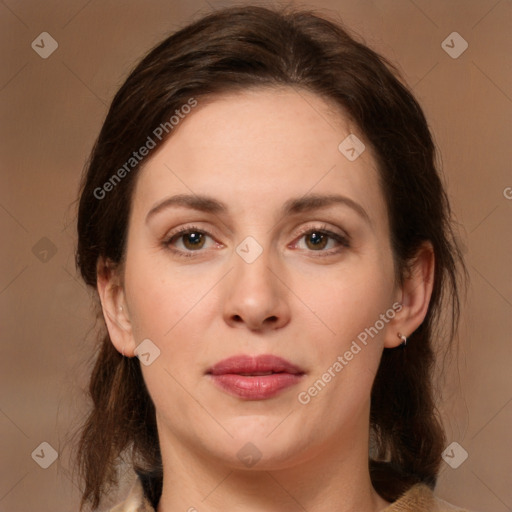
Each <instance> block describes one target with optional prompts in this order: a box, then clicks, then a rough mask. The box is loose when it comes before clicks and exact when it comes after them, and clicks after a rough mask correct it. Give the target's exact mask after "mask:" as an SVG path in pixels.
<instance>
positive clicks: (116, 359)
mask: <svg viewBox="0 0 512 512" xmlns="http://www.w3.org/2000/svg"><path fill="white" fill-rule="evenodd" d="M398 77H399V74H398V72H397V71H396V69H395V68H394V67H393V66H392V65H391V64H390V63H388V62H387V61H386V60H385V59H384V58H382V57H381V56H379V55H378V54H377V53H375V52H374V51H372V50H371V49H369V48H368V47H367V46H365V45H364V44H362V43H359V42H357V41H356V40H355V39H354V38H353V37H351V36H350V35H349V34H348V33H347V31H346V30H345V29H343V28H342V27H341V25H340V24H339V23H335V22H332V21H329V20H327V19H325V18H323V17H320V16H318V15H315V14H313V13H312V12H309V11H303V10H293V9H281V10H269V9H266V8H261V7H251V6H244V7H242V8H228V9H223V10H220V11H217V12H214V13H213V14H210V15H208V16H205V17H203V18H201V19H199V20H198V21H196V22H194V23H192V24H190V25H188V26H186V27H185V28H183V29H182V30H180V31H178V32H177V33H175V34H173V35H171V36H170V37H169V38H167V39H166V40H165V41H163V42H162V43H161V44H159V45H158V46H157V47H156V48H154V49H153V50H152V51H151V52H150V53H149V54H148V55H147V56H146V57H145V58H144V59H143V60H142V61H141V62H140V63H139V64H138V65H137V67H136V68H135V69H134V71H133V72H132V73H131V74H130V76H129V77H128V78H127V80H126V81H125V83H124V84H123V85H122V87H121V88H120V90H119V91H118V93H117V94H116V96H115V98H114V100H113V102H112V105H111V107H110V110H109V112H108V115H107V117H106V119H105V122H104V124H103V127H102V129H101V133H100V135H99V137H98V140H97V141H96V144H95V146H94V149H93V152H92V155H91V159H90V162H89V164H88V168H87V172H86V174H85V176H84V179H83V184H82V189H81V197H80V205H79V212H78V248H77V254H76V256H77V257H76V261H77V266H78V268H79V269H80V272H81V275H82V277H83V279H84V280H85V282H86V283H87V284H88V285H90V286H91V287H94V288H95V287H96V279H97V264H98V261H99V258H104V259H105V260H110V261H111V262H113V263H114V264H115V263H119V262H121V261H122V259H123V256H124V251H125V239H126V233H127V225H128V221H129V212H130V206H131V202H132V194H133V190H134V184H135V182H136V176H137V172H139V171H140V168H141V165H138V166H137V167H135V168H134V169H133V170H131V171H130V172H128V173H126V175H125V176H124V177H123V180H122V182H120V183H117V184H116V185H115V186H113V187H111V190H110V191H109V194H108V196H107V197H104V198H98V193H97V191H98V189H101V187H103V185H104V184H105V183H106V182H107V181H108V180H109V179H110V178H111V177H112V175H113V174H114V173H115V172H116V171H117V170H118V169H120V168H122V166H123V165H125V164H126V162H127V161H128V160H129V159H130V157H131V156H132V152H133V151H134V150H137V149H138V148H140V147H141V146H143V145H144V143H145V142H146V140H147V137H148V135H151V134H152V133H153V131H154V130H155V128H156V127H158V126H160V125H161V124H162V123H165V122H168V120H169V118H170V117H171V116H172V115H173V113H174V112H175V111H176V110H179V109H180V108H181V106H182V105H184V104H186V103H187V102H188V101H189V100H190V98H197V100H198V101H200V98H201V97H209V96H211V95H214V94H217V93H229V92H233V91H236V90H240V89H247V88H253V87H279V86H289V87H293V88H296V89H302V90H308V91H311V92H313V93H315V94H317V95H319V96H320V97H322V98H324V99H326V100H328V101H331V102H334V103H335V104H337V105H339V106H341V107H342V108H343V109H344V111H345V112H347V113H348V115H349V116H350V117H351V119H352V121H353V122H355V123H356V125H357V126H358V127H359V129H360V130H361V131H362V133H364V135H365V136H366V139H367V140H368V141H369V143H370V144H371V146H372V147H373V150H374V153H375V155H376V158H377V163H378V167H379V173H380V182H381V187H382V191H383V194H384V197H385V200H386V203H387V209H388V214H389V221H390V227H391V243H392V249H393V254H394V258H395V266H396V269H397V278H398V279H402V278H403V276H404V275H405V272H406V271H407V268H408V263H410V262H411V260H412V259H413V257H414V255H415V253H416V251H417V250H418V248H419V247H420V245H421V244H422V243H423V242H425V241H430V243H431V244H432V246H433V249H434V253H435V260H436V265H435V281H434V289H433V294H432V298H431V302H430V306H429V309H428V313H427V316H426V318H425V320H424V322H423V323H422V325H421V326H420V327H419V328H418V329H417V330H416V331H415V332H414V333H413V334H412V335H411V336H410V338H409V340H408V343H407V348H406V349H405V350H402V349H393V350H385V351H384V353H383V356H382V360H381V364H380V367H379V370H378V373H377V376H376V379H375V383H374V386H373V389H372V396H371V412H370V427H371V435H372V447H373V448H372V454H371V455H372V456H371V460H370V472H371V477H372V481H373V485H374V487H375V489H376V490H377V491H378V492H379V493H380V494H381V495H382V496H383V497H384V498H385V499H387V500H389V501H394V500H396V499H397V498H398V496H399V495H400V494H401V493H403V492H404V491H405V490H406V489H407V488H409V487H410V486H411V485H413V484H414V483H416V482H425V483H427V484H428V485H430V486H431V487H433V486H434V485H435V482H436V477H437V472H438V469H439V464H440V460H441V452H442V449H443V446H444V436H443V431H442V429H441V426H440V423H439V421H438V418H437V414H436V408H435V403H434V391H433V387H432V370H433V365H434V360H435V358H434V348H433V342H434V340H436V343H437V340H438V339H441V337H443V332H444V337H445V338H446V339H447V340H448V341H451V340H452V338H453V336H454V333H455V328H456V325H457V320H458V315H459V293H458V284H457V283H458V276H459V274H458V270H457V269H458V268H462V269H464V266H463V263H462V259H461V256H460V252H459V250H458V248H457V244H456V243H455V239H454V236H453V232H452V228H451V225H450V216H451V214H450V208H449V204H448V200H447V197H446V194H445V192H444V189H443V186H442V183H441V180H440V176H439V173H438V171H437V168H436V162H435V147H434V144H433V141H432V137H431V134H430V132H429V129H428V126H427V122H426V120H425V117H424V114H423V112H422V110H421V108H420V106H419V105H418V103H417V102H416V100H415V99H414V97H413V96H412V94H411V93H410V92H409V91H408V89H407V88H406V87H405V86H404V85H403V84H402V82H401V80H400V79H399V78H398ZM192 115H193V114H192ZM169 135H172V131H169ZM165 139H166V137H162V140H161V141H158V142H157V144H161V143H163V142H164V141H165ZM95 191H96V193H95ZM459 262H460V263H461V265H460V267H459V266H458V263H459ZM445 306H446V307H445ZM441 309H443V310H444V311H443V313H444V312H445V311H449V314H448V315H446V318H447V319H448V320H447V321H448V329H447V331H443V332H441V329H439V328H438V327H439V325H440V321H439V314H440V311H441ZM444 325H446V323H445V324H444ZM89 391H90V395H91V398H92V402H93V406H92V410H91V412H90V415H89V416H88V417H87V419H86V421H85V424H84V425H83V427H82V428H81V438H80V442H79V445H78V450H77V467H78V468H79V471H80V475H81V478H82V479H83V482H84V484H85V487H84V490H83V496H82V503H81V505H82V507H81V508H82V509H83V507H84V506H85V504H86V503H88V502H90V503H91V504H92V506H93V507H97V506H98V505H99V503H100V501H101V498H102V496H103V495H104V494H105V493H107V492H108V490H109V489H110V488H111V486H113V485H116V483H117V472H116V468H117V465H118V462H119V461H120V459H121V458H124V457H125V456H126V455H127V454H129V463H130V464H131V465H132V467H133V468H134V469H135V470H136V471H137V472H138V474H139V475H140V476H141V477H142V479H143V483H144V486H145V488H146V492H147V493H148V495H149V496H150V497H151V500H152V502H153V503H154V504H155V506H156V504H157V502H158V500H159V495H160V493H161V485H162V461H161V455H160V450H159V442H158V435H157V430H156V422H155V410H154V406H153V403H152V400H151V398H150V396H149V394H148V392H147V389H146V387H145V383H144V380H143V378H142V374H141V370H140V363H139V361H138V360H137V358H125V357H123V356H122V355H121V354H119V353H118V352H117V351H116V349H115V348H114V346H113V344H112V343H111V341H110V339H109V336H108V334H105V335H104V337H103V338H102V339H101V340H100V347H99V353H98V355H97V358H96V361H95V365H94V369H93V371H92V375H91V381H90V388H89Z"/></svg>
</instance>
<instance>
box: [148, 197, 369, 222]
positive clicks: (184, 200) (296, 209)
mask: <svg viewBox="0 0 512 512" xmlns="http://www.w3.org/2000/svg"><path fill="white" fill-rule="evenodd" d="M334 204H341V205H345V206H348V207H349V208H351V209H352V210H353V211H355V212H356V213H357V214H358V215H359V216H360V217H362V218H363V220H365V221H366V222H368V223H369V224H371V221H370V217H369V215H368V213H367V212H366V210H365V209H364V208H363V207H362V206H361V205H360V204H359V203H356V202H355V201H354V200H352V199H350V198H349V197H346V196H341V195H337V194H327V195H324V194H308V195H307V196H303V197H300V198H297V199H289V200H288V201H286V202H285V203H284V205H283V207H282V209H281V211H282V215H283V216H285V217H286V216H289V215H294V214H298V213H304V212H310V211H313V210H320V209H322V208H327V207H329V206H331V205H334ZM173 206H178V207H184V208H189V209H191V210H198V211H201V212H205V213H212V214H221V213H227V211H228V207H227V206H226V204H224V203H222V202H221V201H218V200H217V199H214V198H212V197H209V196H204V195H189V194H177V195H174V196H171V197H168V198H166V199H164V200H162V201H160V202H158V203H157V204H156V205H155V206H153V208H151V210H150V211H149V212H148V214H147V215H146V222H148V221H149V219H150V218H151V217H153V216H154V215H156V214H157V213H159V212H161V211H162V210H165V209H167V208H172V207H173Z"/></svg>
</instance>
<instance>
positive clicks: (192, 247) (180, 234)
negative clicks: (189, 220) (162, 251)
mask: <svg viewBox="0 0 512 512" xmlns="http://www.w3.org/2000/svg"><path fill="white" fill-rule="evenodd" d="M207 239H210V240H212V241H213V238H212V237H211V236H210V234H209V233H207V232H206V231H204V230H202V229H199V228H197V227H195V226H186V227H183V228H180V229H179V230H178V231H177V232H175V233H173V234H171V235H170V237H168V238H166V240H165V241H164V245H165V246H166V247H167V248H169V249H171V250H172V251H174V252H175V253H177V254H179V255H180V256H186V257H187V256H192V254H187V253H191V252H198V251H200V250H201V249H204V248H205V246H206V245H207V244H206V243H207Z"/></svg>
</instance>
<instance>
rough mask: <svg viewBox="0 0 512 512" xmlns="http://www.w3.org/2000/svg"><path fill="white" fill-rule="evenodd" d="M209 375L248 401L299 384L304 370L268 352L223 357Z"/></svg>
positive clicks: (274, 393) (235, 394)
mask: <svg viewBox="0 0 512 512" xmlns="http://www.w3.org/2000/svg"><path fill="white" fill-rule="evenodd" d="M207 374H208V375H210V376H211V379H212V380H213V382H214V383H215V384H216V385H217V386H219V387H220V388H221V389H223V390H224V391H226V392H227V393H229V394H230V395H233V396H236V397H238V398H243V399H245V400H265V399H267V398H272V397H273V396H276V395H277V394H278V393H280V392H281V391H283V390H284V389H286V388H289V387H290V386H294V385H295V384H298V383H299V382H300V380H301V378H302V376H303V375H304V372H303V371H302V370H301V369H300V368H299V367H297V366H295V365H294V364H292V363H290V362H289V361H286V360H285V359H282V358H281V357H277V356H273V355H270V354H265V355H260V356H246V355H241V356H234V357H230V358H228V359H224V360H223V361H220V362H219V363H217V364H216V365H215V366H213V367H212V368H210V369H209V370H208V371H207Z"/></svg>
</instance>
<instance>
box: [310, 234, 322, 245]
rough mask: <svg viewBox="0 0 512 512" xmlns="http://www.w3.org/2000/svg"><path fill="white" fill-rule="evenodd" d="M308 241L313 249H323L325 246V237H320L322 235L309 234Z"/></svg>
mask: <svg viewBox="0 0 512 512" xmlns="http://www.w3.org/2000/svg"><path fill="white" fill-rule="evenodd" d="M308 241H309V242H310V243H311V245H313V246H314V247H324V246H325V236H324V235H322V234H318V233H311V234H310V235H309V240H308Z"/></svg>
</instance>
